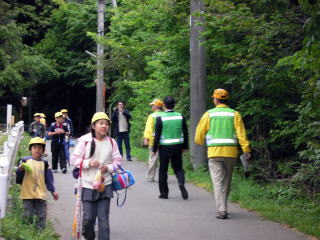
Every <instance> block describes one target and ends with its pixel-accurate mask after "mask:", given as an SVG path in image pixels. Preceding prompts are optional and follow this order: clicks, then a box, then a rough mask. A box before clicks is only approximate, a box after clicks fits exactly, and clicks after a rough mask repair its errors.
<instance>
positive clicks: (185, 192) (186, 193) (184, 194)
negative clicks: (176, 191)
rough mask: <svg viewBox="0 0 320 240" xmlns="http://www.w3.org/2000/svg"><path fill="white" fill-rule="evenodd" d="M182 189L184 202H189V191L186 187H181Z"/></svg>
mask: <svg viewBox="0 0 320 240" xmlns="http://www.w3.org/2000/svg"><path fill="white" fill-rule="evenodd" d="M179 188H180V191H181V196H182V198H183V199H184V200H187V199H188V192H187V189H186V188H185V187H184V185H180V186H179Z"/></svg>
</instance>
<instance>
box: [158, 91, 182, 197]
mask: <svg viewBox="0 0 320 240" xmlns="http://www.w3.org/2000/svg"><path fill="white" fill-rule="evenodd" d="M163 102H164V109H165V112H164V113H163V114H162V115H161V116H159V117H157V120H156V126H155V139H154V145H153V147H152V154H153V155H154V156H155V155H156V154H157V151H158V148H159V159H160V168H159V190H160V196H159V198H162V199H168V194H169V188H168V182H167V180H168V167H169V162H170V161H171V166H172V168H173V171H174V173H175V175H176V177H177V180H178V183H179V188H180V191H181V195H182V198H183V199H185V200H186V199H188V192H187V190H186V188H185V186H184V183H185V177H184V170H183V163H182V152H183V151H186V150H187V149H188V128H187V124H186V119H185V118H184V117H183V116H182V115H181V113H178V112H175V111H174V110H173V109H174V106H175V101H174V99H173V97H171V96H167V97H165V98H164V101H163Z"/></svg>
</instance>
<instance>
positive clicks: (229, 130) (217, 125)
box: [206, 107, 238, 147]
mask: <svg viewBox="0 0 320 240" xmlns="http://www.w3.org/2000/svg"><path fill="white" fill-rule="evenodd" d="M234 114H235V110H233V109H231V108H228V107H226V108H214V109H211V110H209V111H208V115H209V119H210V128H209V130H208V132H207V134H206V143H207V146H209V147H215V146H236V145H237V143H238V141H237V136H236V133H235V129H234Z"/></svg>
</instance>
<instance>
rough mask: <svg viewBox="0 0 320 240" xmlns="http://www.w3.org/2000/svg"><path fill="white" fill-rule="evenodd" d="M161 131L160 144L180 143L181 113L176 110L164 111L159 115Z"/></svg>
mask: <svg viewBox="0 0 320 240" xmlns="http://www.w3.org/2000/svg"><path fill="white" fill-rule="evenodd" d="M161 121H162V133H161V137H160V145H176V144H182V143H183V142H184V139H183V131H182V115H181V114H180V113H177V112H164V113H163V114H162V115H161Z"/></svg>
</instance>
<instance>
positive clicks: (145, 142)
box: [143, 138, 149, 146]
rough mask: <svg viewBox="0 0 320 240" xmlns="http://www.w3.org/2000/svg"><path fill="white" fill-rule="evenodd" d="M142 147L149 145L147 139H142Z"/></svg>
mask: <svg viewBox="0 0 320 240" xmlns="http://www.w3.org/2000/svg"><path fill="white" fill-rule="evenodd" d="M143 145H145V146H147V145H149V139H147V138H144V139H143Z"/></svg>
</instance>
